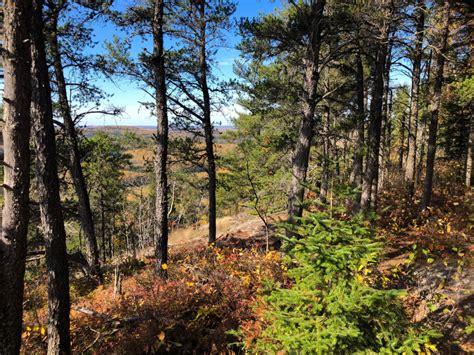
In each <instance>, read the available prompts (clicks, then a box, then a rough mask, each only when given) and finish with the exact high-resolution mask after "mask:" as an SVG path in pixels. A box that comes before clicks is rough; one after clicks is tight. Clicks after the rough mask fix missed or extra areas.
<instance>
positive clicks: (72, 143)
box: [48, 9, 101, 278]
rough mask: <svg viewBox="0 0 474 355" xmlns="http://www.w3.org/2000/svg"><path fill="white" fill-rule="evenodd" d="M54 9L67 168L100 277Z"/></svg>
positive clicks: (90, 256) (53, 45) (52, 46)
mask: <svg viewBox="0 0 474 355" xmlns="http://www.w3.org/2000/svg"><path fill="white" fill-rule="evenodd" d="M55 10H56V11H51V13H52V18H51V19H50V21H51V29H50V33H49V34H48V35H49V39H50V50H51V56H52V61H53V68H54V75H55V79H56V86H57V90H58V98H59V110H60V112H61V116H62V117H63V120H64V130H65V134H66V143H67V145H68V149H67V152H68V153H69V157H68V168H69V171H70V172H71V176H72V180H73V183H74V188H75V190H76V194H77V197H78V200H79V216H80V220H81V226H82V229H83V231H84V239H85V246H86V258H87V262H88V264H89V267H90V268H91V272H92V274H94V275H97V276H99V278H101V272H100V261H99V248H98V246H97V237H96V234H95V230H94V219H93V217H92V209H91V204H90V199H89V193H88V191H87V185H86V180H85V178H84V173H83V171H82V166H81V159H80V154H79V144H78V137H77V132H76V127H75V125H74V120H73V118H72V115H71V108H70V106H69V101H68V96H67V87H66V80H65V78H64V70H63V64H62V61H61V52H60V46H59V43H58V37H57V27H58V23H57V22H58V18H57V17H58V15H59V9H55Z"/></svg>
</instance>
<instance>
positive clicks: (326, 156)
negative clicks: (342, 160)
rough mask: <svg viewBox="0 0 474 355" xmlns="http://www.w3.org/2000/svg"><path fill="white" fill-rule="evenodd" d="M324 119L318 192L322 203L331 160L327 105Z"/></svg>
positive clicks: (326, 187)
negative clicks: (319, 189)
mask: <svg viewBox="0 0 474 355" xmlns="http://www.w3.org/2000/svg"><path fill="white" fill-rule="evenodd" d="M325 111H326V112H325V119H324V136H323V164H322V172H321V191H320V192H319V199H320V201H321V202H322V203H326V202H327V197H328V190H329V168H330V166H329V165H330V160H331V140H330V139H329V131H330V128H331V127H330V126H331V121H330V120H331V110H330V107H329V105H327V106H325Z"/></svg>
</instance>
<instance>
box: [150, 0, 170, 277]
mask: <svg viewBox="0 0 474 355" xmlns="http://www.w3.org/2000/svg"><path fill="white" fill-rule="evenodd" d="M163 12H164V0H156V1H155V4H154V15H153V24H152V27H153V71H154V76H155V95H156V98H155V100H156V101H155V105H156V108H155V109H156V119H157V131H156V156H155V180H156V200H155V218H156V221H155V231H154V234H155V257H156V270H157V272H158V274H159V275H161V276H163V277H166V275H167V272H166V267H164V265H166V264H167V263H168V175H167V170H166V164H167V161H168V110H167V103H166V80H165V57H164V49H163Z"/></svg>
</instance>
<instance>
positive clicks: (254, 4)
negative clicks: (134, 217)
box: [82, 0, 282, 126]
mask: <svg viewBox="0 0 474 355" xmlns="http://www.w3.org/2000/svg"><path fill="white" fill-rule="evenodd" d="M129 3H130V1H127V0H118V1H116V4H117V5H118V8H119V9H120V8H125V7H126V6H127V4H129ZM279 7H282V1H281V0H274V1H271V0H240V1H239V3H238V6H237V10H236V12H235V14H234V15H233V18H234V19H239V18H241V17H257V16H258V15H259V14H264V13H270V12H273V11H274V9H275V8H279ZM93 29H94V35H95V40H96V41H97V42H99V43H98V45H97V46H96V47H95V48H93V49H91V51H95V52H97V51H100V52H105V50H104V45H103V43H104V41H107V40H108V41H110V40H111V39H112V38H113V36H114V35H118V36H123V33H121V32H119V31H118V30H117V29H116V28H114V26H113V25H112V24H110V23H104V22H101V23H97V24H95V25H94V27H93ZM239 41H240V38H239V37H238V35H237V34H236V33H235V31H234V33H226V42H227V43H226V48H223V49H221V50H220V51H219V52H218V53H217V55H216V59H217V67H216V68H214V70H215V71H216V72H215V73H216V74H217V75H218V76H219V77H221V78H223V79H230V78H232V77H233V75H234V74H233V62H234V60H235V59H236V58H238V56H239V52H238V51H237V50H236V49H235V46H236V45H237V44H238V43H239ZM133 48H134V52H135V53H137V52H139V51H140V49H141V48H148V49H150V43H147V42H141V41H140V40H138V39H137V40H136V41H134V46H133ZM96 85H98V86H99V87H101V88H102V89H104V90H105V91H106V92H107V93H109V94H113V97H112V98H110V99H109V104H111V105H116V106H120V107H124V108H125V113H124V114H123V115H122V117H110V116H102V115H96V116H92V115H90V116H87V117H86V118H85V119H84V120H83V121H82V123H83V124H86V125H89V126H90V125H131V126H149V125H155V118H153V117H151V115H150V112H149V111H148V110H147V109H146V108H144V107H143V106H142V105H141V104H140V103H139V102H140V101H142V102H143V101H147V100H149V98H148V97H147V95H146V94H145V93H143V91H141V90H140V89H139V88H138V87H137V85H136V84H134V83H133V82H130V81H127V80H116V81H115V82H111V81H107V80H103V79H100V80H98V81H97V82H96ZM236 110H237V109H236V107H235V105H234V103H229V106H228V107H226V108H225V109H224V110H223V111H224V113H223V114H222V113H216V114H215V115H214V121H215V122H221V123H222V124H224V125H225V124H229V123H230V121H229V118H230V117H232V116H235V115H236Z"/></svg>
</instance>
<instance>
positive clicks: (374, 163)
mask: <svg viewBox="0 0 474 355" xmlns="http://www.w3.org/2000/svg"><path fill="white" fill-rule="evenodd" d="M386 36H387V35H386ZM386 36H385V37H386ZM383 42H384V43H380V44H378V50H377V58H376V63H375V72H374V86H373V89H372V100H371V102H370V120H369V128H368V154H367V166H366V170H365V174H364V178H363V183H362V195H361V201H360V204H361V208H362V209H363V210H364V211H367V210H369V208H370V207H371V206H375V203H376V200H375V199H376V194H375V193H374V192H373V191H372V190H373V189H374V188H375V187H376V186H377V183H378V168H379V152H380V134H381V128H382V106H383V94H384V90H383V89H384V71H385V61H386V58H387V44H386V40H385V41H383ZM373 196H374V197H373Z"/></svg>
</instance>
